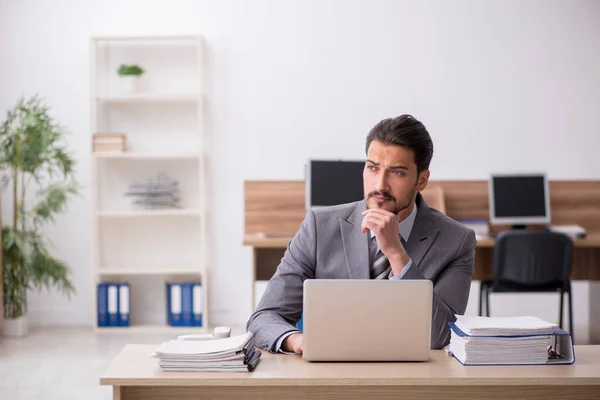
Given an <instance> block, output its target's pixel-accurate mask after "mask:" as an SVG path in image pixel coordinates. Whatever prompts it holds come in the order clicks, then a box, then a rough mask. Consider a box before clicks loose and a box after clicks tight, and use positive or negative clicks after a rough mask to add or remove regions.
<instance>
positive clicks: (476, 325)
mask: <svg viewBox="0 0 600 400" xmlns="http://www.w3.org/2000/svg"><path fill="white" fill-rule="evenodd" d="M455 324H456V326H457V327H458V328H459V329H460V330H461V331H463V332H464V333H466V334H467V335H470V336H502V335H505V336H513V335H543V334H546V335H549V334H550V333H552V329H554V327H555V326H556V325H555V324H551V323H550V322H546V321H544V320H541V319H539V318H536V317H511V318H491V317H471V316H466V315H457V316H456V322H455Z"/></svg>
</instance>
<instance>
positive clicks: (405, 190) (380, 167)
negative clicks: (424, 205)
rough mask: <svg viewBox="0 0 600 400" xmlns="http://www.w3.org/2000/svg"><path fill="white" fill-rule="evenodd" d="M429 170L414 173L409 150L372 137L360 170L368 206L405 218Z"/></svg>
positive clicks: (412, 154)
mask: <svg viewBox="0 0 600 400" xmlns="http://www.w3.org/2000/svg"><path fill="white" fill-rule="evenodd" d="M428 179H429V171H428V170H425V171H422V172H421V174H420V175H419V176H417V165H416V164H415V157H414V153H413V151H412V150H410V149H408V148H405V147H402V146H394V145H385V144H383V143H381V142H380V141H377V140H374V141H372V142H371V144H370V145H369V150H368V151H367V162H366V164H365V169H364V171H363V182H364V193H365V200H366V202H367V206H368V207H369V208H383V209H385V210H387V211H390V212H392V213H394V214H397V215H398V216H399V217H400V220H402V219H404V218H405V217H406V216H408V214H410V212H411V211H412V205H413V202H414V201H415V197H416V195H417V192H418V191H421V190H423V189H425V187H426V186H427V181H428Z"/></svg>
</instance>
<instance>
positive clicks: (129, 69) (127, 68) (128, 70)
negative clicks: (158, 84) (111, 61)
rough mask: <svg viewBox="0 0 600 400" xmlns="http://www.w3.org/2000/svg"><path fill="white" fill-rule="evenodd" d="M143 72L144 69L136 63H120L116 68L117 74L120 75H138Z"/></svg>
mask: <svg viewBox="0 0 600 400" xmlns="http://www.w3.org/2000/svg"><path fill="white" fill-rule="evenodd" d="M144 72H146V71H145V70H144V69H143V68H142V67H140V66H139V65H137V64H131V65H128V64H121V65H120V66H119V68H118V69H117V74H119V75H120V76H126V75H133V76H140V75H142V74H143V73H144Z"/></svg>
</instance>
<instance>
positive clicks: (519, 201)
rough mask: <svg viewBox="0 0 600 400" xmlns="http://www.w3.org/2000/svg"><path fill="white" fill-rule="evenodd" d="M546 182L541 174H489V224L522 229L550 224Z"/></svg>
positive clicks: (544, 176)
mask: <svg viewBox="0 0 600 400" xmlns="http://www.w3.org/2000/svg"><path fill="white" fill-rule="evenodd" d="M548 193H549V191H548V180H547V178H546V175H545V174H543V173H537V174H492V176H491V177H490V181H489V195H490V223H491V224H494V225H504V224H508V225H512V226H513V228H523V227H525V225H527V224H549V223H550V197H549V194H548Z"/></svg>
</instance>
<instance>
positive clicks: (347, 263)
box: [247, 115, 476, 354]
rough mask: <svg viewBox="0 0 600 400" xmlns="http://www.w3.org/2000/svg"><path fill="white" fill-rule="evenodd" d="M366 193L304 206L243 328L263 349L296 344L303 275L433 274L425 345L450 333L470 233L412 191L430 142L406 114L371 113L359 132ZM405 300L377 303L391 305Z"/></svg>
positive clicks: (458, 308) (289, 349) (424, 172)
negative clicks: (363, 138) (363, 136)
mask: <svg viewBox="0 0 600 400" xmlns="http://www.w3.org/2000/svg"><path fill="white" fill-rule="evenodd" d="M366 152H367V160H366V163H365V169H364V172H363V182H364V196H365V199H364V201H358V202H355V203H350V204H342V205H338V206H333V207H326V208H323V209H319V210H315V211H308V213H307V215H306V218H305V219H304V221H303V222H302V225H301V227H300V230H299V231H298V232H297V233H296V235H295V236H294V238H293V239H292V241H291V242H290V243H289V246H288V248H287V250H286V252H285V255H284V256H283V259H282V260H281V264H280V265H279V267H278V268H277V272H276V273H275V275H274V276H273V278H271V280H270V282H269V284H268V285H267V288H266V290H265V293H264V295H263V297H262V299H261V301H260V302H259V304H258V307H257V309H256V311H255V312H254V314H252V316H251V317H250V319H249V321H248V324H247V330H248V331H250V332H253V333H254V335H255V338H256V343H257V344H258V345H259V346H261V347H263V348H264V349H266V350H269V351H271V352H285V353H296V354H302V344H303V339H302V333H301V332H300V331H299V330H298V329H296V328H295V324H296V323H297V322H298V320H299V319H300V316H301V314H302V289H303V282H304V280H305V279H429V280H431V281H433V284H434V286H433V288H434V293H433V310H432V325H431V347H432V348H441V347H443V346H445V345H446V344H448V342H449V340H450V330H449V327H448V322H450V321H454V320H455V317H454V315H455V314H463V313H464V312H465V309H466V307H467V300H468V297H469V288H470V286H471V278H472V276H473V262H474V256H475V244H476V240H475V234H474V232H473V231H472V230H470V229H468V228H466V227H464V226H462V225H461V224H459V223H458V222H456V221H454V220H452V219H451V218H449V217H447V216H445V215H444V214H442V213H440V212H439V211H437V210H435V209H432V208H429V206H428V205H427V204H426V203H425V201H424V200H423V197H422V196H421V194H420V193H419V192H420V191H422V190H423V189H425V187H426V186H427V183H428V181H429V163H430V161H431V158H432V156H433V143H432V141H431V137H430V136H429V133H428V132H427V129H426V128H425V126H424V125H423V124H422V123H421V122H419V121H418V120H417V119H415V118H414V117H412V116H410V115H402V116H400V117H397V118H394V119H385V120H383V121H381V122H379V123H378V124H377V125H376V126H375V127H374V128H373V129H372V130H371V132H369V134H368V135H367V145H366ZM396 307H403V304H382V305H381V309H380V310H374V311H376V312H382V313H388V312H394V308H396Z"/></svg>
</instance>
